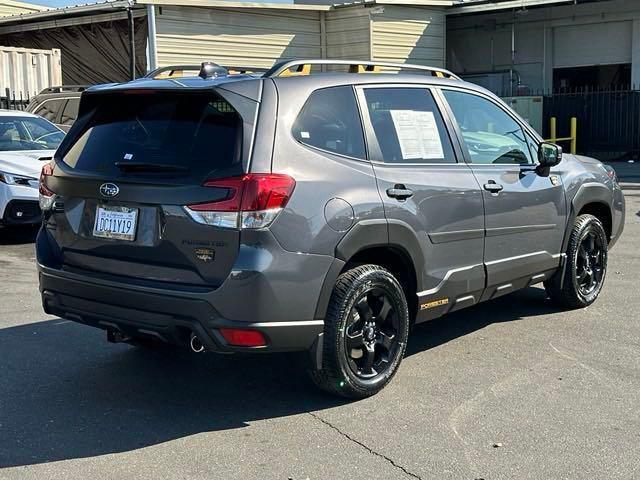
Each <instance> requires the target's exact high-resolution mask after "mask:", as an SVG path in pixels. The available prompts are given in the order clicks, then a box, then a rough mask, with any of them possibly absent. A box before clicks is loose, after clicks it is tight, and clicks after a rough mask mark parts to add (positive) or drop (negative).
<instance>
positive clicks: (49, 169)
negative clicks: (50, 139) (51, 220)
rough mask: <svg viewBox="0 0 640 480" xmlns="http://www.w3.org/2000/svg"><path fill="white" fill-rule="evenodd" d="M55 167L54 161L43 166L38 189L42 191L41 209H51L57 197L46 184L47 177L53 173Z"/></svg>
mask: <svg viewBox="0 0 640 480" xmlns="http://www.w3.org/2000/svg"><path fill="white" fill-rule="evenodd" d="M53 167H54V164H53V163H52V162H49V163H45V164H44V166H43V167H42V171H41V172H40V182H39V187H38V191H39V192H40V209H41V210H49V209H50V208H51V206H52V205H53V200H54V199H55V194H54V193H53V191H51V190H50V189H49V187H47V186H46V185H45V180H46V178H47V177H50V176H52V175H53Z"/></svg>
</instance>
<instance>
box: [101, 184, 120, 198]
mask: <svg viewBox="0 0 640 480" xmlns="http://www.w3.org/2000/svg"><path fill="white" fill-rule="evenodd" d="M119 191H120V188H118V186H117V185H116V184H115V183H103V184H102V185H100V193H101V194H102V196H103V197H115V196H116V195H117V194H118V192H119Z"/></svg>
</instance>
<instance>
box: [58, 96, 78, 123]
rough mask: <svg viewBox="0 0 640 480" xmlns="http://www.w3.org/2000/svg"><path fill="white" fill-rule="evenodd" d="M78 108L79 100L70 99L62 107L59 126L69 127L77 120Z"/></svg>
mask: <svg viewBox="0 0 640 480" xmlns="http://www.w3.org/2000/svg"><path fill="white" fill-rule="evenodd" d="M79 106H80V99H79V98H70V99H69V100H68V101H67V104H66V105H65V106H64V110H63V111H62V116H61V117H60V124H61V125H71V124H72V123H73V122H75V121H76V118H78V107H79Z"/></svg>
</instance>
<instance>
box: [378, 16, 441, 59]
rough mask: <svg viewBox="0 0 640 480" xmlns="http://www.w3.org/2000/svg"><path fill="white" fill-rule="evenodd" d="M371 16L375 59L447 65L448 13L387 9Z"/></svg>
mask: <svg viewBox="0 0 640 480" xmlns="http://www.w3.org/2000/svg"><path fill="white" fill-rule="evenodd" d="M383 9H384V12H383V13H377V14H372V15H371V20H372V24H371V32H372V38H371V42H372V59H373V60H379V61H387V62H403V63H415V64H419V65H429V66H432V67H444V65H445V40H444V34H445V14H444V9H436V8H433V9H431V8H424V7H406V6H400V5H384V7H383Z"/></svg>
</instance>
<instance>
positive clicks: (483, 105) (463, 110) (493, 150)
mask: <svg viewBox="0 0 640 480" xmlns="http://www.w3.org/2000/svg"><path fill="white" fill-rule="evenodd" d="M442 92H443V93H444V96H445V98H446V99H447V102H448V103H449V106H450V107H451V110H452V111H453V115H454V116H455V119H456V121H457V122H458V126H459V127H460V131H461V132H462V137H463V138H464V143H465V144H466V147H467V150H468V151H469V157H470V158H471V162H472V163H479V164H514V163H515V164H526V163H533V157H532V156H531V153H530V152H529V145H528V142H527V139H526V138H525V135H524V131H523V130H522V128H521V127H520V125H519V124H518V122H516V121H515V120H514V119H513V118H511V116H509V115H508V114H507V113H506V112H505V111H504V110H502V109H501V108H500V107H498V106H497V105H495V104H494V103H493V102H490V101H489V100H487V99H485V98H482V97H479V96H477V95H473V94H470V93H464V92H458V91H454V90H442Z"/></svg>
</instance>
